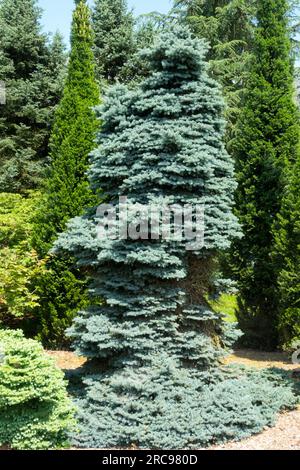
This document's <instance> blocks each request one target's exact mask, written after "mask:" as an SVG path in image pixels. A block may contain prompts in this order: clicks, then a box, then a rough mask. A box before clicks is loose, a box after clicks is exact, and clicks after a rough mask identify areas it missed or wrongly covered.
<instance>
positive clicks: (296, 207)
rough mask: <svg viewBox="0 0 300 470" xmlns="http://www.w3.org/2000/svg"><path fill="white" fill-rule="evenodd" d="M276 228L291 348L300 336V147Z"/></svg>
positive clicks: (283, 315)
mask: <svg viewBox="0 0 300 470" xmlns="http://www.w3.org/2000/svg"><path fill="white" fill-rule="evenodd" d="M274 232H275V248H274V261H275V263H276V265H277V267H278V290H279V313H278V319H277V328H278V333H279V343H280V346H284V347H288V348H291V347H293V345H294V344H295V345H297V344H298V342H299V340H300V151H299V156H298V160H297V162H296V164H295V165H294V166H293V167H292V171H291V174H290V181H289V184H288V185H287V187H286V189H285V192H284V197H283V200H282V207H281V211H280V214H279V217H278V222H277V224H275V230H274ZM296 347H297V348H298V345H297V346H296Z"/></svg>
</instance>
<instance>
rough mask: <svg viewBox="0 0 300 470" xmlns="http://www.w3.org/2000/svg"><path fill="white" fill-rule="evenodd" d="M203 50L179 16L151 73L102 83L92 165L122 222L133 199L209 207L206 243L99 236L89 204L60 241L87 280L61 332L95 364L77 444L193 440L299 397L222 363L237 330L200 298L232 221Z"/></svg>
mask: <svg viewBox="0 0 300 470" xmlns="http://www.w3.org/2000/svg"><path fill="white" fill-rule="evenodd" d="M205 53H206V45H205V44H204V43H203V42H202V41H201V40H198V39H193V38H192V36H191V34H190V32H189V30H187V29H185V28H182V27H178V26H177V27H172V28H171V29H170V30H166V31H164V32H163V33H162V35H161V37H160V38H159V39H158V40H157V42H156V43H155V45H154V46H153V47H152V48H151V49H149V50H146V51H144V52H143V53H142V57H143V59H147V61H148V63H149V67H150V70H151V75H150V76H149V77H148V78H147V79H145V80H144V81H143V82H141V84H140V85H139V86H138V88H137V89H134V90H128V89H127V88H126V87H124V86H117V87H115V88H114V89H113V90H112V91H111V92H110V94H109V96H108V97H107V99H106V100H105V104H104V105H103V106H102V107H101V108H100V114H101V121H102V123H103V125H102V128H101V132H100V133H99V135H98V143H99V146H98V148H97V149H96V150H95V151H94V153H93V157H92V166H91V169H90V181H91V186H92V188H93V189H94V191H97V190H98V189H99V188H101V189H102V191H103V193H102V194H103V197H104V198H105V200H106V202H111V203H114V204H116V205H117V204H118V199H119V196H127V201H128V203H129V205H130V210H129V211H128V219H129V220H130V221H132V222H133V221H136V217H135V215H134V210H135V209H134V204H143V205H149V204H151V205H153V206H157V207H162V206H163V204H165V203H166V201H167V203H168V204H177V205H184V204H186V203H188V204H191V205H193V204H203V205H205V233H204V247H200V246H195V247H194V248H193V249H192V250H187V249H186V248H187V246H186V240H180V239H178V240H174V239H173V240H172V239H171V238H170V239H161V238H159V239H155V237H153V238H148V239H141V238H140V237H137V239H132V238H131V239H130V238H127V239H126V237H125V238H124V239H121V238H120V237H117V238H115V239H114V238H113V237H111V238H109V237H99V236H98V234H97V233H98V223H99V212H98V215H97V214H96V211H95V210H93V209H92V210H90V211H88V212H87V213H86V215H84V216H82V217H78V218H76V219H74V220H73V221H72V222H71V223H70V224H69V229H68V231H67V232H66V233H65V234H63V235H62V236H61V237H60V239H59V241H58V242H57V244H56V250H60V251H61V252H62V253H63V252H67V253H71V254H72V255H75V256H76V257H77V259H78V265H79V266H80V267H82V268H83V269H85V271H86V272H88V273H89V274H90V275H91V277H92V282H91V287H90V293H91V295H92V300H93V302H92V303H93V305H92V306H91V307H90V308H89V309H86V310H84V311H82V312H81V313H80V314H79V315H78V317H77V318H76V319H75V321H74V324H73V327H72V328H71V330H70V336H71V337H72V338H73V339H74V342H75V345H76V348H77V351H78V352H79V353H80V354H83V355H85V356H87V357H88V358H89V359H90V360H91V361H90V364H93V366H95V369H94V370H93V373H92V374H87V375H85V376H83V388H82V387H81V388H80V394H79V398H78V404H79V409H80V412H79V418H80V432H79V434H76V436H75V439H74V440H75V443H76V444H77V445H79V446H84V447H94V448H95V447H110V446H127V445H130V444H136V445H138V446H141V447H146V448H149V447H151V448H152V447H153V448H157V447H159V448H184V447H191V448H196V447H201V446H203V445H208V444H209V443H213V442H219V441H225V440H228V439H238V438H242V437H244V436H246V435H249V434H251V433H253V432H257V431H259V430H260V429H262V427H263V426H264V425H266V424H270V423H272V422H273V421H274V417H275V415H276V412H277V411H279V410H280V409H281V408H283V407H284V406H286V407H290V406H293V404H294V403H295V400H296V399H295V396H294V395H293V391H292V388H291V385H290V384H286V385H285V382H284V380H283V379H282V378H281V377H278V374H276V373H273V375H272V377H271V375H270V374H269V373H268V374H267V373H264V372H263V373H261V372H252V373H250V372H245V371H243V370H240V369H235V368H222V367H221V366H220V360H221V358H222V357H223V356H224V355H225V354H226V352H227V351H230V348H231V345H232V343H233V342H234V340H235V339H236V338H237V336H238V334H237V332H236V331H235V330H234V328H233V327H232V324H226V323H225V322H224V321H223V318H222V315H221V314H218V313H216V312H215V311H214V310H213V309H212V307H211V305H210V303H209V302H208V301H207V298H208V297H209V294H210V293H212V292H213V291H214V289H215V285H216V284H218V285H220V282H217V283H216V282H215V280H216V272H215V271H216V270H215V258H216V256H217V254H218V253H219V252H220V251H221V250H226V249H228V247H229V246H230V243H231V240H232V239H233V238H234V237H235V236H237V235H238V234H239V233H240V229H239V225H238V223H237V220H236V218H235V217H234V215H233V213H232V205H233V193H234V189H235V187H236V183H235V180H234V167H233V162H232V160H231V158H230V157H229V155H228V154H227V152H226V150H225V147H224V144H223V140H222V139H223V135H224V122H223V119H222V112H223V101H222V98H221V96H220V91H219V87H218V85H217V84H216V82H215V81H214V80H212V79H211V78H209V76H208V74H207V71H206V69H207V65H206V62H205V59H204V57H205ZM135 207H136V208H137V206H135ZM100 208H101V206H100ZM154 235H156V234H154ZM99 298H101V299H103V300H102V303H100V304H99V302H98V300H97V299H99ZM90 370H91V369H90ZM249 375H250V377H249Z"/></svg>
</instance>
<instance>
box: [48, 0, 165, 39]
mask: <svg viewBox="0 0 300 470" xmlns="http://www.w3.org/2000/svg"><path fill="white" fill-rule="evenodd" d="M89 3H90V4H92V3H93V2H92V0H89ZM39 4H40V7H41V8H42V9H43V10H44V13H43V18H42V24H43V26H44V29H45V31H47V32H52V33H54V32H56V31H57V30H58V31H60V32H61V33H62V34H63V36H64V37H65V42H66V43H68V41H69V36H70V25H71V18H72V10H73V7H74V1H73V0H39ZM172 4H173V1H172V0H128V6H129V7H130V8H133V9H134V12H135V14H136V15H140V14H142V13H150V12H151V11H158V12H160V13H167V11H169V9H170V7H171V5H172Z"/></svg>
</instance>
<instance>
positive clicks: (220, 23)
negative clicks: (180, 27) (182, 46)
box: [174, 0, 256, 148]
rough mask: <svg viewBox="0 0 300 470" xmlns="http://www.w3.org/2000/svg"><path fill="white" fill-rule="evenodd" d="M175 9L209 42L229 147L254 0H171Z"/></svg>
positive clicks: (246, 59)
mask: <svg viewBox="0 0 300 470" xmlns="http://www.w3.org/2000/svg"><path fill="white" fill-rule="evenodd" d="M174 5H175V11H176V10H178V11H179V12H180V18H181V20H183V21H184V22H185V23H188V25H189V26H190V27H191V29H192V30H193V32H194V33H195V34H196V35H197V36H199V37H203V38H206V39H207V40H208V41H209V44H210V50H209V53H208V60H209V62H210V72H211V73H212V75H213V76H214V78H215V79H217V80H218V81H219V83H220V84H221V85H222V88H223V93H224V97H225V99H226V104H227V107H226V120H227V131H228V132H227V136H226V140H227V145H228V148H230V142H231V139H232V138H233V137H234V133H235V124H236V122H237V119H238V116H239V113H240V110H241V100H242V98H243V94H244V91H245V82H246V78H247V74H248V72H249V63H250V60H251V56H252V48H253V37H254V21H253V20H254V18H255V14H256V0H213V1H212V0H175V1H174Z"/></svg>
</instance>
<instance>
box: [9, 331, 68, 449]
mask: <svg viewBox="0 0 300 470" xmlns="http://www.w3.org/2000/svg"><path fill="white" fill-rule="evenodd" d="M73 415H74V408H73V405H72V404H71V401H70V399H69V397H68V395H67V391H66V382H65V381H64V375H63V373H62V371H61V370H59V369H58V368H57V367H55V364H54V362H53V359H52V358H50V357H48V356H47V355H46V354H45V352H44V350H43V348H42V346H41V345H40V344H39V343H38V342H37V341H34V340H29V339H26V338H25V337H24V335H23V333H22V332H21V331H19V330H17V331H9V330H0V446H4V445H6V446H10V447H11V448H13V449H18V450H19V449H25V450H30V449H34V450H40V449H56V448H63V447H66V446H67V445H68V432H69V431H71V430H72V429H73V428H74V417H73Z"/></svg>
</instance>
